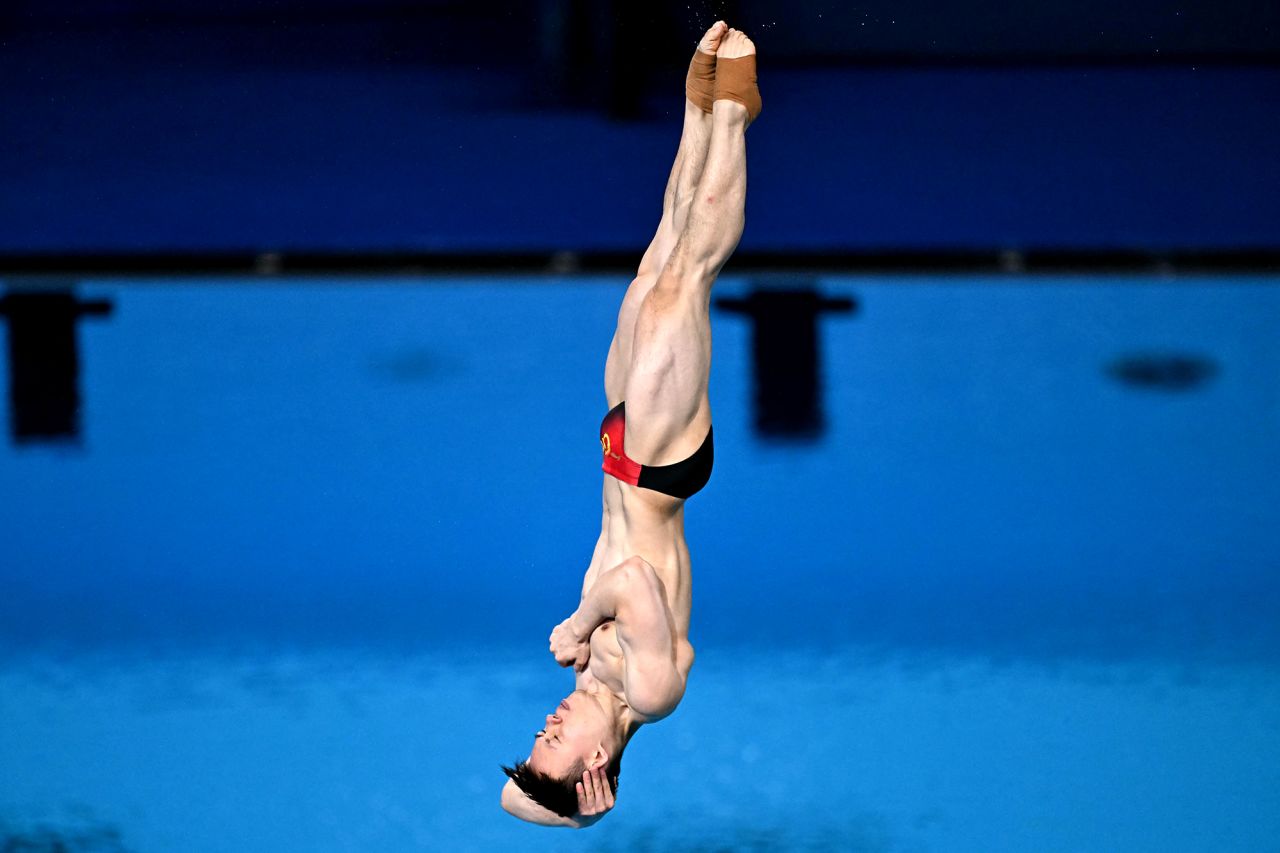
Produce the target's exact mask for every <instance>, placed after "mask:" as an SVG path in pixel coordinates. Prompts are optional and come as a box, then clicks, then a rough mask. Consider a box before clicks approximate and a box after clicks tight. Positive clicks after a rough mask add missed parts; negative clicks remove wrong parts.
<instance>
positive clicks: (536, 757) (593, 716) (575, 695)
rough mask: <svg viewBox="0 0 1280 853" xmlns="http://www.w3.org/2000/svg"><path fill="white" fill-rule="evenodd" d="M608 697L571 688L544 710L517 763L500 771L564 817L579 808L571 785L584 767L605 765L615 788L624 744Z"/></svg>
mask: <svg viewBox="0 0 1280 853" xmlns="http://www.w3.org/2000/svg"><path fill="white" fill-rule="evenodd" d="M607 702H608V698H607V695H604V696H603V697H597V695H596V694H593V693H588V692H586V691H585V690H575V691H573V692H572V693H570V694H569V695H568V696H566V697H565V698H564V700H563V701H561V703H560V705H559V707H557V708H556V710H555V711H554V712H553V713H550V714H547V716H546V721H545V723H544V724H543V728H542V729H541V730H540V731H539V732H538V734H537V736H536V737H535V738H534V741H533V750H532V752H530V753H529V758H528V759H527V760H525V761H520V762H517V763H516V766H515V767H506V766H504V767H503V768H502V769H503V771H504V772H505V773H506V774H507V776H509V777H510V778H511V779H512V780H513V781H514V782H515V783H516V785H517V786H518V787H519V788H520V790H521V791H523V792H524V793H525V795H526V796H528V797H529V798H530V799H532V800H534V801H536V802H537V803H539V804H540V805H542V806H543V807H545V808H547V809H549V810H550V811H553V812H555V813H556V814H558V815H561V816H563V817H571V816H573V815H574V814H577V811H578V794H577V790H576V788H575V787H574V786H575V785H576V784H577V783H578V782H580V781H581V780H582V774H583V773H584V772H586V771H587V770H595V769H596V768H604V774H605V779H606V781H607V782H608V784H609V788H610V790H612V791H613V792H614V793H615V794H616V793H617V790H618V773H619V771H620V770H621V766H622V750H623V747H624V746H625V745H626V744H625V742H624V739H623V736H622V732H620V731H619V727H618V719H617V716H616V709H614V708H612V707H606V704H605V703H607Z"/></svg>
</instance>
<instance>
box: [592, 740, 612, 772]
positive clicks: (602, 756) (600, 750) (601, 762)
mask: <svg viewBox="0 0 1280 853" xmlns="http://www.w3.org/2000/svg"><path fill="white" fill-rule="evenodd" d="M608 764H609V753H608V752H606V751H605V748H604V746H603V745H600V744H597V745H596V751H595V752H593V753H591V755H590V757H588V758H587V769H588V770H595V769H596V768H597V767H605V766H607V765H608Z"/></svg>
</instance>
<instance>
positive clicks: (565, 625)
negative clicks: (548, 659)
mask: <svg viewBox="0 0 1280 853" xmlns="http://www.w3.org/2000/svg"><path fill="white" fill-rule="evenodd" d="M551 654H553V655H555V658H556V663H558V664H560V665H561V666H572V667H573V668H574V670H575V671H577V672H582V671H583V670H584V669H586V668H587V663H588V662H589V661H590V660H591V645H590V643H589V642H588V641H587V640H584V639H579V638H578V633H577V631H575V630H574V627H573V617H572V616H570V617H569V618H568V619H566V620H564V621H563V622H561V623H560V624H559V625H557V626H556V627H555V629H554V630H553V631H552V632H551Z"/></svg>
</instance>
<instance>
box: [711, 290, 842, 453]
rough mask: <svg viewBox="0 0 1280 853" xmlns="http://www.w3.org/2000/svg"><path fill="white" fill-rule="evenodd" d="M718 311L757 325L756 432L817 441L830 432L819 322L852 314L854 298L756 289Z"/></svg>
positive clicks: (727, 300) (754, 339)
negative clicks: (830, 315)
mask: <svg viewBox="0 0 1280 853" xmlns="http://www.w3.org/2000/svg"><path fill="white" fill-rule="evenodd" d="M715 304H716V307H717V308H719V309H720V310H722V311H728V312H730V313H734V314H745V315H747V316H748V317H750V318H751V319H752V321H753V325H752V336H751V352H752V364H753V367H754V371H755V429H756V433H757V434H758V435H760V436H761V437H763V438H767V439H773V440H800V441H813V440H816V439H818V438H819V437H821V435H822V433H823V432H824V431H825V430H826V417H825V415H824V412H823V406H822V394H821V384H820V383H821V376H822V373H821V367H822V363H821V351H820V350H819V347H818V322H817V320H818V316H819V315H820V314H824V313H841V314H848V313H852V312H853V311H855V310H856V309H857V303H856V302H855V301H854V300H853V299H852V298H849V297H826V296H823V295H822V294H821V293H819V292H818V291H817V290H816V289H815V288H814V287H812V286H807V285H806V286H803V287H798V288H795V287H793V288H786V289H775V288H765V287H757V288H755V289H753V290H752V291H751V294H750V295H749V296H747V297H746V298H745V299H733V298H720V299H717V300H716V303H715Z"/></svg>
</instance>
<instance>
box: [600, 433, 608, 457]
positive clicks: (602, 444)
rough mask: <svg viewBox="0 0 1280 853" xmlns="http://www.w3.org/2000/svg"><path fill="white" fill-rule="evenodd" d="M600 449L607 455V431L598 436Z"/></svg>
mask: <svg viewBox="0 0 1280 853" xmlns="http://www.w3.org/2000/svg"><path fill="white" fill-rule="evenodd" d="M600 449H601V450H603V451H604V455H605V456H608V455H609V433H607V432H606V433H605V434H604V435H602V436H600Z"/></svg>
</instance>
